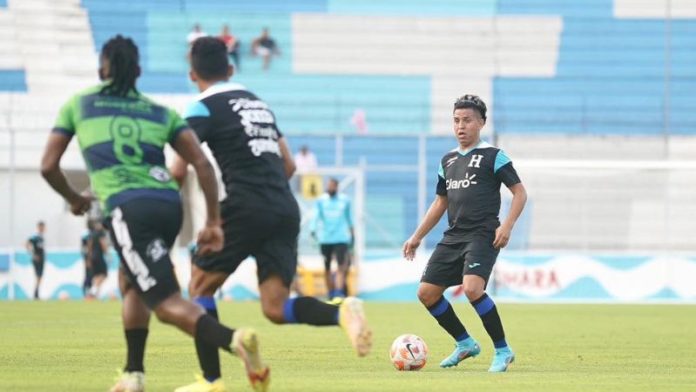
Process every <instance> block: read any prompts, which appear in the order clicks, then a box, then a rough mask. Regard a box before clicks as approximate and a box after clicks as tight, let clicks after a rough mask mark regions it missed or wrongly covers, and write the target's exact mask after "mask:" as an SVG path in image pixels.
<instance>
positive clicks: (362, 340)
mask: <svg viewBox="0 0 696 392" xmlns="http://www.w3.org/2000/svg"><path fill="white" fill-rule="evenodd" d="M338 322H339V324H340V325H341V327H343V329H344V330H345V331H346V334H348V338H350V342H351V344H352V345H353V348H355V351H356V352H357V354H358V356H359V357H364V356H365V355H367V354H369V353H370V350H371V349H372V331H371V330H370V327H369V326H368V325H367V319H366V318H365V310H364V309H363V304H362V301H361V300H359V299H357V298H355V297H347V298H345V299H344V300H343V302H342V303H341V305H340V306H339V308H338Z"/></svg>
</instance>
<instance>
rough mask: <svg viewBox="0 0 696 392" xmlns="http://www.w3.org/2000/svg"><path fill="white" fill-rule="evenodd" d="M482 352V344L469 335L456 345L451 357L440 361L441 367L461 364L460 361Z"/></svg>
mask: <svg viewBox="0 0 696 392" xmlns="http://www.w3.org/2000/svg"><path fill="white" fill-rule="evenodd" d="M480 352H481V346H479V344H478V343H477V342H476V340H474V338H472V337H468V338H466V339H464V340H462V341H461V342H457V343H456V344H455V345H454V351H453V352H452V354H450V355H449V357H447V358H445V359H443V360H442V362H440V367H442V368H448V367H452V366H457V365H459V362H461V361H463V360H465V359H467V358H473V357H475V356H477V355H479V353H480Z"/></svg>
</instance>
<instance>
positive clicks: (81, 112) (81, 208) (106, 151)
mask: <svg viewBox="0 0 696 392" xmlns="http://www.w3.org/2000/svg"><path fill="white" fill-rule="evenodd" d="M220 44H221V45H222V43H220ZM139 58H140V56H139V54H138V47H137V46H136V45H135V43H134V42H133V40H131V39H130V38H125V37H123V36H121V35H117V36H115V37H113V38H111V39H110V40H108V41H107V42H106V43H105V44H104V46H102V49H101V53H100V56H99V77H100V79H101V80H102V81H103V83H102V84H100V85H97V86H94V87H90V88H87V89H85V90H82V91H80V92H78V93H77V94H75V95H74V96H73V97H71V98H70V99H69V100H68V101H67V103H66V104H65V105H64V106H63V108H62V109H61V110H60V113H59V115H58V119H57V121H56V125H55V126H54V128H53V131H52V132H51V134H50V136H49V138H48V143H47V144H46V148H45V150H44V155H43V158H42V160H41V174H42V175H43V177H44V178H45V179H46V181H47V182H48V183H49V184H50V185H51V187H52V188H53V189H54V190H55V191H56V192H58V193H59V194H60V195H61V196H63V198H64V199H65V200H66V201H67V202H68V204H69V205H70V210H71V212H72V213H73V214H75V215H83V214H85V213H86V212H88V211H89V209H90V207H91V199H90V198H88V197H86V196H84V195H81V194H79V193H77V191H76V190H75V189H74V188H73V187H72V186H71V185H70V183H69V182H68V180H67V178H66V177H65V174H64V173H63V171H62V170H61V168H60V160H61V157H62V156H63V154H64V153H65V150H66V149H67V147H68V145H69V143H70V140H71V139H72V138H73V137H77V139H78V142H79V145H80V148H81V150H82V156H83V157H84V159H85V161H86V163H87V168H88V173H89V178H90V183H91V185H92V189H93V191H94V193H95V195H96V196H97V198H98V199H99V202H100V203H101V206H102V210H103V211H104V214H105V216H106V220H105V222H106V224H107V225H108V228H109V231H110V233H111V239H112V243H113V244H114V247H115V248H116V251H117V252H118V255H119V258H120V259H121V270H120V275H119V283H120V288H121V293H122V296H123V310H122V313H121V317H122V321H123V327H124V332H125V337H126V347H127V356H126V358H127V361H126V366H125V368H124V369H123V371H122V373H121V374H120V375H119V378H118V379H117V381H116V384H115V385H114V386H113V387H112V388H111V392H142V391H144V390H145V374H144V371H145V370H144V366H143V357H144V355H145V343H146V340H147V335H148V326H149V323H150V314H151V312H154V313H155V315H156V316H157V318H158V319H159V320H160V321H162V322H163V323H167V324H171V325H173V326H176V327H177V328H179V329H180V330H181V331H183V332H185V333H186V334H188V335H190V336H191V337H194V338H196V339H197V340H201V341H204V342H206V343H207V344H209V345H211V346H212V347H215V348H216V350H217V349H222V350H224V351H225V352H228V353H236V354H237V355H238V356H239V358H240V359H241V360H242V362H243V363H244V366H245V368H246V374H247V377H248V378H249V381H250V383H251V385H252V387H253V388H254V389H255V390H256V391H265V390H266V388H267V387H268V383H269V382H270V370H269V368H268V367H267V366H265V365H264V364H263V362H262V361H261V358H260V355H259V343H258V336H257V334H256V332H255V331H253V330H252V329H237V330H233V329H230V328H228V327H226V326H224V325H222V324H220V323H219V322H218V321H217V320H216V319H215V318H213V317H211V316H210V315H208V314H206V312H205V310H204V309H203V308H201V307H200V306H199V305H198V304H195V303H193V302H190V301H187V300H185V299H183V298H182V296H181V291H180V289H179V284H178V281H177V278H176V276H175V273H174V266H173V265H172V261H171V258H170V251H169V250H170V249H171V248H172V246H174V240H175V239H176V236H177V235H178V233H179V230H180V229H181V224H182V219H183V218H182V215H183V212H182V208H181V196H180V194H179V187H178V185H177V183H176V181H174V179H173V178H172V176H171V173H170V172H169V171H168V170H167V167H166V166H165V160H164V147H165V145H166V144H167V143H169V144H170V145H171V146H172V147H173V148H174V151H176V152H177V153H178V154H179V156H181V157H183V159H185V160H186V161H187V162H188V163H190V164H191V165H192V166H193V167H194V169H195V171H196V174H197V177H198V183H199V184H200V187H201V189H202V190H203V194H204V196H205V204H206V214H207V217H206V223H205V226H204V228H203V229H202V230H201V231H200V232H199V234H198V252H199V254H201V255H207V254H211V253H214V252H218V251H220V250H221V249H222V244H223V241H224V235H223V232H222V228H221V227H220V225H221V220H220V210H219V208H218V201H217V196H218V189H217V181H216V178H215V171H214V170H213V166H212V165H211V163H210V162H209V161H208V159H207V158H206V156H205V154H204V153H203V151H202V150H201V146H200V143H199V142H198V138H197V137H196V134H195V133H193V131H191V129H190V128H189V127H188V126H187V125H186V122H185V121H183V120H182V119H181V117H179V115H178V114H177V113H176V112H175V111H174V110H172V109H169V108H167V107H164V106H161V105H158V104H157V103H155V102H153V101H152V100H150V99H149V98H147V97H145V96H144V95H142V94H141V93H140V92H139V91H138V90H137V88H136V80H137V78H138V77H139V76H140V65H139Z"/></svg>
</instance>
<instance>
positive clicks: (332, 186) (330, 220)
mask: <svg viewBox="0 0 696 392" xmlns="http://www.w3.org/2000/svg"><path fill="white" fill-rule="evenodd" d="M315 209H316V215H315V218H314V220H313V221H312V226H311V233H312V237H313V238H315V239H316V240H317V241H318V242H319V246H320V248H321V254H322V255H323V256H324V272H325V279H326V289H327V293H328V296H329V299H334V298H341V297H345V296H346V295H347V286H348V285H347V277H348V269H349V268H350V263H349V258H348V252H349V247H350V246H351V245H352V244H353V242H354V241H355V231H354V230H353V218H352V216H351V208H350V199H349V198H348V196H346V195H344V194H341V193H338V180H337V179H335V178H331V179H329V183H328V185H327V187H326V193H325V194H324V195H322V196H321V197H320V198H319V199H318V200H317V203H316V208H315ZM334 257H335V258H336V264H337V269H336V279H335V281H334V279H332V276H331V261H332V259H333V258H334Z"/></svg>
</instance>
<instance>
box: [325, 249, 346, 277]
mask: <svg viewBox="0 0 696 392" xmlns="http://www.w3.org/2000/svg"><path fill="white" fill-rule="evenodd" d="M321 254H322V255H323V256H324V268H326V270H327V271H328V270H330V269H331V259H332V257H333V255H336V262H337V263H338V266H339V267H347V265H346V264H347V263H348V262H349V260H348V257H347V256H348V244H321Z"/></svg>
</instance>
